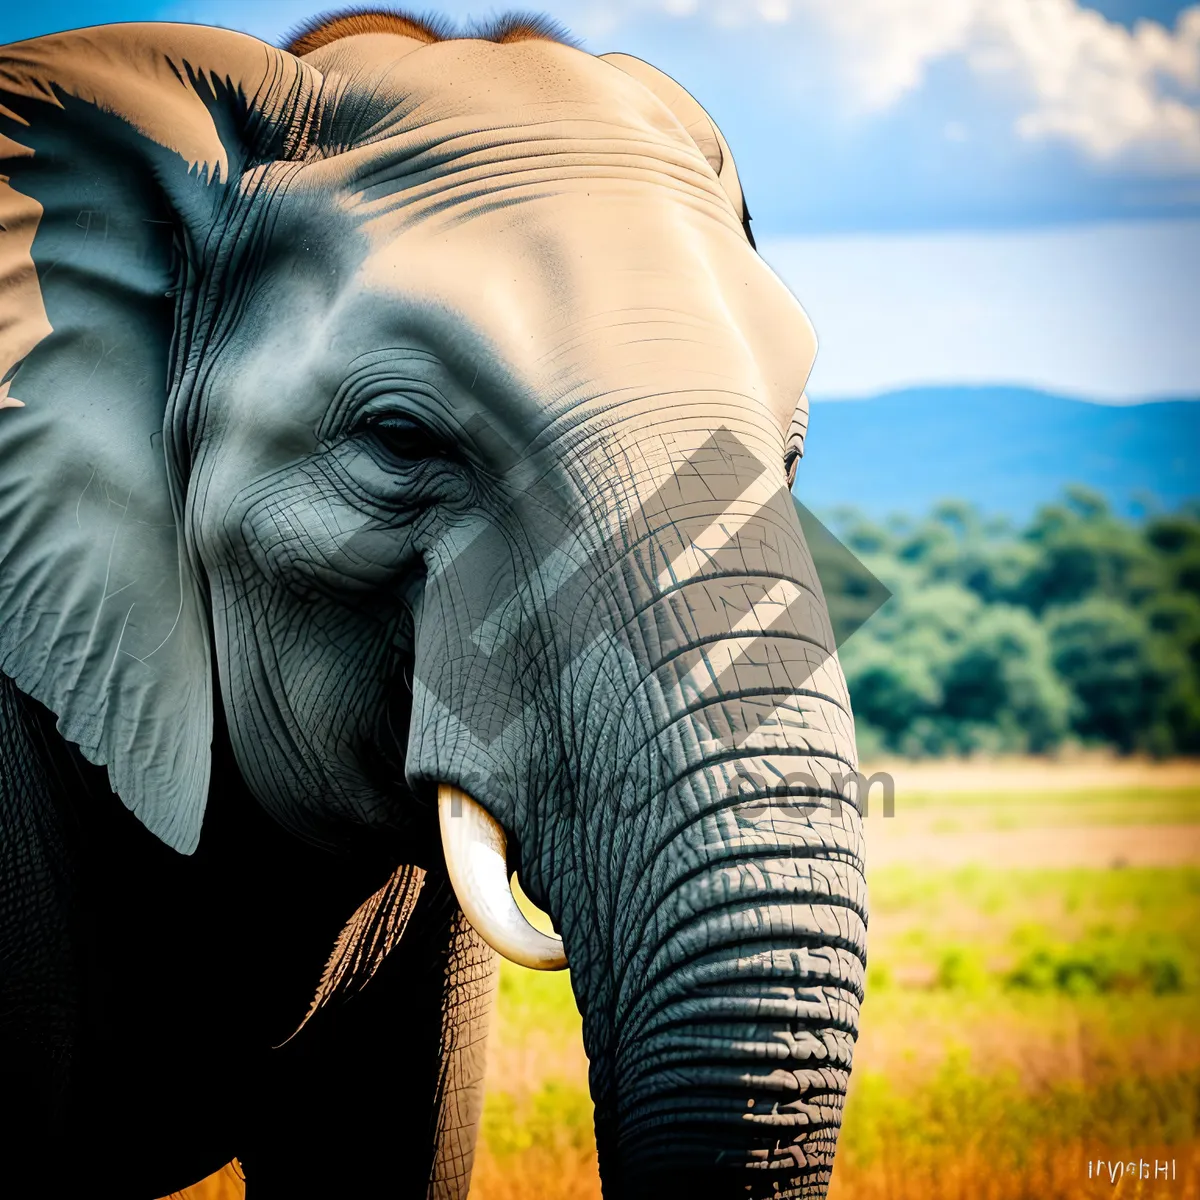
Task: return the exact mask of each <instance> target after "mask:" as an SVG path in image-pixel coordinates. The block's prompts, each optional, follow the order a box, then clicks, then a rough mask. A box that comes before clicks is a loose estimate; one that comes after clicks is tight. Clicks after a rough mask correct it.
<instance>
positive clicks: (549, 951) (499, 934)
mask: <svg viewBox="0 0 1200 1200" xmlns="http://www.w3.org/2000/svg"><path fill="white" fill-rule="evenodd" d="M438 821H439V823H440V825H441V829H442V850H443V852H444V854H445V856H446V870H447V871H448V872H449V873H450V882H451V884H452V885H453V887H454V894H455V896H457V897H458V903H459V907H460V908H461V909H462V910H463V912H464V913H465V914H466V917H467V920H468V921H470V922H471V924H472V925H473V926H474V927H475V932H476V933H478V934H479V936H480V937H481V938H483V940H484V941H485V942H487V944H488V945H489V946H491V948H492V949H493V950H495V951H496V952H497V953H498V954H502V955H504V957H505V958H507V959H509V960H510V961H511V962H515V963H519V964H520V965H521V966H523V967H532V968H533V969H534V970H535V971H561V970H562V969H563V967H565V966H566V965H567V955H566V952H565V951H564V950H563V944H562V938H560V937H553V936H550V935H548V934H545V933H541V932H539V931H538V930H536V929H534V927H533V926H532V925H530V923H529V922H528V921H527V920H526V919H525V916H524V914H523V913H522V912H521V910H520V909H519V908H518V907H517V902H516V900H515V899H514V898H513V894H512V887H511V886H510V885H509V882H508V861H507V840H506V839H505V836H504V830H503V829H502V828H501V827H500V823H499V822H498V821H497V820H496V819H495V818H494V817H492V816H491V815H490V814H489V813H488V812H487V811H486V810H485V809H484V808H483V807H482V806H481V805H480V804H478V803H476V801H474V800H472V799H471V797H470V796H468V795H467V793H466V792H463V791H460V790H459V789H458V788H456V787H451V786H450V785H449V784H447V783H442V784H439V785H438Z"/></svg>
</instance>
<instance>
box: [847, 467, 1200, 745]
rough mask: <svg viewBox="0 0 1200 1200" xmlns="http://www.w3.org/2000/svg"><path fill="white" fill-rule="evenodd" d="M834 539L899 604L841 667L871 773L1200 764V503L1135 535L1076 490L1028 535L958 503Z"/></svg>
mask: <svg viewBox="0 0 1200 1200" xmlns="http://www.w3.org/2000/svg"><path fill="white" fill-rule="evenodd" d="M831 527H832V528H833V529H834V531H835V532H836V533H837V535H838V537H839V538H840V539H841V540H842V542H843V543H844V544H845V545H846V546H847V547H848V548H849V549H850V550H852V551H853V552H854V554H855V555H856V556H857V557H858V558H859V559H860V560H861V561H862V563H863V564H864V565H865V566H866V567H867V568H868V569H869V570H870V571H871V572H872V573H873V574H874V575H875V576H876V577H877V578H878V579H879V580H881V581H882V582H883V583H884V584H885V585H886V586H887V587H888V588H889V590H890V591H891V592H892V593H893V595H892V598H891V599H890V600H888V601H887V603H886V604H885V605H884V606H883V607H882V608H881V609H880V610H879V611H878V612H877V613H875V615H874V616H873V617H871V619H870V620H869V621H868V622H867V623H866V624H865V625H864V626H863V627H862V628H861V629H859V630H858V631H857V632H856V633H854V634H853V636H851V637H850V638H849V640H848V641H847V642H846V643H845V645H844V646H843V647H842V649H841V660H842V665H843V667H844V669H845V672H846V677H847V681H848V683H849V685H850V696H851V701H852V703H853V706H854V713H855V718H856V724H857V729H858V739H859V750H860V753H861V754H862V755H863V756H864V757H870V756H871V755H877V754H880V753H898V754H903V755H911V756H924V755H943V754H966V753H970V752H972V751H984V752H995V753H1015V752H1030V753H1043V752H1047V751H1052V750H1054V749H1055V748H1057V747H1059V746H1061V745H1062V744H1063V743H1064V742H1066V741H1068V740H1073V741H1075V742H1082V743H1084V744H1091V745H1105V746H1111V747H1113V748H1115V749H1116V750H1118V751H1120V752H1122V753H1132V752H1144V753H1149V754H1153V755H1160V756H1161V755H1169V754H1185V753H1195V752H1197V751H1200V502H1193V503H1191V504H1189V505H1187V506H1185V507H1184V508H1181V509H1180V510H1178V511H1175V512H1171V513H1158V514H1151V515H1148V516H1146V517H1144V518H1143V519H1141V520H1130V519H1125V518H1122V517H1120V516H1118V515H1116V514H1115V513H1113V512H1112V511H1111V509H1110V508H1109V507H1108V505H1107V504H1106V503H1105V501H1104V500H1103V498H1101V497H1100V496H1098V495H1096V494H1095V493H1093V492H1090V491H1088V490H1086V489H1083V488H1078V487H1076V488H1070V489H1068V490H1067V492H1066V494H1065V496H1064V498H1063V499H1062V500H1061V501H1060V502H1058V503H1054V504H1050V505H1047V506H1045V507H1043V508H1041V509H1040V510H1039V511H1038V512H1037V513H1036V515H1035V516H1034V517H1033V519H1032V520H1031V521H1030V522H1029V523H1028V524H1027V525H1025V526H1024V527H1016V526H1014V525H1013V523H1012V522H1010V521H1008V520H1006V519H996V518H989V517H986V516H984V515H983V514H982V513H980V512H979V511H978V510H977V509H976V508H974V507H973V506H972V505H970V504H967V503H965V502H957V501H950V502H945V503H942V504H940V505H938V506H937V507H936V508H935V509H934V510H933V511H932V512H931V513H930V514H929V515H928V516H927V517H925V518H923V519H919V520H913V519H909V518H904V517H893V518H890V519H889V520H887V521H884V522H876V521H872V520H870V519H868V518H867V517H865V516H864V515H862V514H861V513H859V512H857V511H855V510H851V509H842V510H839V511H837V512H836V513H835V514H833V520H832V522H831ZM835 586H836V585H835Z"/></svg>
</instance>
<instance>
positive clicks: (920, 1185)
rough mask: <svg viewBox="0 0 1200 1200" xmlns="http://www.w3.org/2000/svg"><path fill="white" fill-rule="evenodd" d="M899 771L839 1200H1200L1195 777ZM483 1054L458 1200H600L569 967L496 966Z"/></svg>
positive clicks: (873, 859)
mask: <svg viewBox="0 0 1200 1200" xmlns="http://www.w3.org/2000/svg"><path fill="white" fill-rule="evenodd" d="M889 769H890V770H891V771H892V772H893V774H894V775H895V777H896V815H895V817H894V818H892V819H890V820H889V819H885V818H884V817H882V816H880V815H878V814H875V813H873V814H872V815H871V816H870V817H869V818H868V820H867V822H866V828H867V842H868V852H869V882H870V887H871V926H870V956H871V961H870V967H869V972H868V994H867V1000H866V1003H865V1005H864V1008H863V1017H862V1033H861V1036H860V1039H859V1042H858V1047H857V1052H856V1061H855V1069H854V1076H853V1079H852V1081H851V1092H850V1098H849V1102H848V1105H847V1110H846V1121H845V1126H844V1129H843V1132H842V1139H841V1149H840V1151H839V1154H838V1161H837V1166H836V1168H835V1171H834V1183H833V1189H832V1196H833V1198H834V1200H1075V1198H1083V1197H1091V1196H1098V1195H1108V1196H1114V1195H1115V1196H1119V1197H1125V1198H1128V1197H1150V1196H1163V1197H1171V1198H1172V1200H1200V765H1198V764H1182V763H1175V764H1166V765H1160V766H1154V765H1149V764H1136V763H1120V764H1108V763H1094V762H1093V763H1075V764H1062V765H1047V764H1044V763H1038V762H1024V763H1022V762H1017V763H999V764H995V763H993V764H984V765H978V766H966V767H964V766H962V765H960V764H954V765H951V764H943V765H937V764H934V765H924V766H914V765H910V764H892V765H891V766H890V767H889ZM489 1058H490V1063H489V1071H488V1079H489V1090H488V1096H487V1104H486V1108H485V1112H484V1119H483V1130H482V1136H481V1138H480V1146H479V1156H478V1159H477V1164H476V1169H475V1177H474V1182H473V1185H472V1189H471V1197H472V1200H568V1198H569V1200H593V1198H598V1197H599V1195H600V1186H599V1180H598V1176H597V1173H596V1160H595V1147H594V1142H593V1139H592V1112H591V1103H590V1100H589V1098H588V1090H587V1060H586V1058H585V1057H584V1054H583V1049H582V1045H581V1038H580V1021H579V1015H578V1013H577V1012H576V1009H575V1003H574V1000H573V998H572V995H571V991H570V981H569V979H568V978H567V976H566V975H565V974H558V975H542V974H537V973H534V972H530V971H524V970H521V969H519V968H515V967H511V966H509V965H508V964H505V965H504V967H503V970H502V975H501V984H500V1000H499V1007H498V1012H497V1015H496V1021H495V1024H494V1027H493V1034H492V1038H491V1042H490V1046H489ZM1089 1162H1090V1163H1091V1164H1092V1174H1091V1178H1089ZM1098 1162H1099V1163H1102V1164H1103V1166H1101V1167H1097V1163H1098ZM1118 1163H1120V1164H1121V1168H1120V1173H1118V1167H1117V1164H1118ZM1130 1163H1132V1164H1134V1170H1133V1175H1132V1176H1127V1175H1126V1174H1125V1172H1126V1169H1127V1168H1128V1165H1129V1164H1130ZM1141 1163H1145V1164H1146V1165H1145V1166H1144V1167H1143V1168H1141V1170H1142V1172H1143V1173H1144V1174H1146V1175H1148V1176H1149V1178H1146V1179H1138V1178H1137V1177H1136V1176H1137V1174H1138V1170H1139V1167H1138V1164H1141ZM1162 1163H1170V1164H1173V1168H1172V1169H1173V1178H1171V1179H1170V1180H1168V1181H1165V1182H1164V1181H1163V1180H1162V1179H1161V1178H1160V1179H1159V1180H1157V1181H1156V1180H1155V1179H1154V1177H1153V1173H1154V1168H1155V1165H1156V1164H1162ZM1110 1175H1111V1176H1112V1177H1111V1178H1110ZM227 1182H228V1184H229V1188H230V1190H229V1191H228V1192H227V1193H225V1195H221V1193H218V1192H216V1191H213V1192H210V1193H208V1194H207V1195H206V1196H205V1200H225V1196H228V1197H230V1198H232V1197H233V1196H234V1195H236V1194H238V1192H237V1185H236V1182H235V1181H233V1180H232V1179H230V1180H228V1181H227ZM193 1192H194V1193H195V1192H196V1189H193ZM189 1200H196V1197H189Z"/></svg>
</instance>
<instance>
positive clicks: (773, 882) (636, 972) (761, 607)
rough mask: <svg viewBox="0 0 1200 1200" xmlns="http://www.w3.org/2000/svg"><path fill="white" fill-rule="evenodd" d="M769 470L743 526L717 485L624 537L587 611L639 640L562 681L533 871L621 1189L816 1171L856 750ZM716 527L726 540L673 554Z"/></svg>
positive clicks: (848, 938)
mask: <svg viewBox="0 0 1200 1200" xmlns="http://www.w3.org/2000/svg"><path fill="white" fill-rule="evenodd" d="M702 474H703V475H704V477H705V479H706V487H707V486H708V485H709V484H710V483H711V480H712V478H713V476H714V472H712V471H707V472H704V473H702ZM742 486H743V485H742V484H741V483H737V484H735V485H734V486H733V488H732V489H731V490H735V491H736V490H738V489H741V488H742ZM771 486H772V487H773V488H774V489H775V490H774V493H773V494H771V495H770V498H769V499H768V500H766V501H764V502H762V503H761V506H760V502H759V501H755V502H754V504H753V505H752V507H751V510H750V511H751V516H750V518H749V519H747V520H745V521H743V522H742V523H741V526H740V528H739V527H738V522H737V518H736V508H737V506H736V505H734V506H733V507H732V508H731V507H730V506H729V505H728V504H727V503H726V498H723V497H720V496H718V497H717V503H716V504H714V503H713V501H712V498H711V497H710V498H708V500H707V502H706V503H705V504H703V505H695V504H693V505H690V506H689V505H688V504H687V503H686V500H687V497H686V496H685V497H683V503H682V504H680V503H676V504H674V505H673V506H672V509H671V519H670V520H669V521H667V522H663V523H660V524H659V525H658V526H657V527H656V528H653V529H651V530H650V532H649V536H648V537H646V538H645V539H643V540H642V541H641V544H640V547H637V548H635V549H634V551H633V552H632V553H631V554H630V555H629V556H628V557H627V559H626V562H625V563H624V564H623V567H622V569H621V570H620V572H619V574H620V576H621V578H622V579H623V581H624V586H623V587H619V588H614V589H612V591H611V595H612V596H615V597H619V598H618V599H615V600H613V601H612V603H613V604H614V605H615V607H616V608H617V609H618V610H619V612H616V613H610V614H608V618H607V622H605V621H601V620H599V619H597V620H594V621H593V624H594V625H597V626H599V625H601V624H606V623H607V627H608V628H614V629H624V630H626V631H627V634H628V636H627V637H626V638H625V639H624V641H622V640H621V639H613V641H612V643H611V645H610V648H609V650H608V651H607V653H605V654H593V656H592V658H591V660H590V662H591V666H590V667H589V668H585V669H581V670H580V671H579V673H578V674H577V676H576V677H575V679H574V680H573V685H574V686H573V689H572V696H571V698H570V701H569V702H571V701H573V703H574V705H575V707H574V708H573V709H572V710H571V716H572V726H571V727H572V728H574V729H576V730H580V731H582V733H581V735H580V744H579V745H578V747H577V753H578V761H579V762H580V763H581V764H583V772H582V778H581V782H580V788H579V801H578V811H577V812H576V814H575V825H574V829H573V831H572V834H571V836H569V837H568V836H567V835H566V834H564V833H559V834H557V835H556V837H555V839H554V840H555V841H556V842H557V843H558V845H559V846H560V847H561V846H563V845H570V846H571V851H570V853H571V854H572V856H573V861H572V862H570V863H567V862H564V861H563V854H562V851H561V850H559V851H557V852H555V851H553V850H552V851H551V852H550V853H549V854H543V856H542V859H541V860H542V862H549V863H552V864H553V866H552V868H551V871H550V872H549V875H550V878H548V879H540V878H539V877H538V866H537V864H536V863H530V864H529V866H528V870H529V872H530V874H531V876H532V877H533V879H534V883H535V886H538V887H543V886H544V887H545V890H546V893H547V894H548V896H549V898H550V902H551V908H552V911H554V912H556V913H561V914H562V926H563V931H564V936H565V938H566V941H567V948H568V953H569V954H570V955H571V963H572V977H573V982H574V986H575V988H576V994H577V996H578V998H579V1001H580V1007H581V1010H582V1012H583V1014H584V1034H585V1042H586V1048H587V1051H588V1055H589V1058H590V1060H591V1063H592V1071H591V1084H592V1092H593V1097H594V1100H595V1103H596V1127H597V1138H598V1145H599V1152H600V1162H601V1173H602V1177H603V1180H604V1187H605V1195H606V1196H609V1197H621V1198H622V1200H627V1198H630V1197H634V1198H636V1197H641V1196H647V1197H649V1196H655V1197H658V1196H663V1195H678V1196H703V1197H709V1196H712V1197H721V1196H730V1197H734V1196H737V1197H757V1196H763V1197H778V1196H784V1197H809V1196H824V1195H825V1194H826V1189H827V1187H828V1183H829V1179H830V1172H831V1169H832V1163H833V1156H834V1149H835V1146H836V1140H837V1133H838V1128H839V1125H840V1119H841V1112H842V1105H843V1102H844V1098H845V1094H846V1086H847V1082H848V1078H849V1072H850V1066H851V1057H852V1050H853V1045H854V1041H855V1037H856V1035H857V1030H858V1014H859V1006H860V1003H861V1001H862V997H863V981H864V970H865V962H866V922H867V907H866V887H865V881H864V876H863V855H862V850H863V847H862V830H861V822H860V817H859V813H858V811H857V809H856V808H855V807H854V806H853V805H852V804H851V803H849V802H844V801H843V796H844V793H845V792H846V789H845V788H844V785H843V783H842V779H843V777H845V776H846V775H848V774H850V772H852V771H853V769H854V767H855V765H856V758H855V751H854V737H853V726H852V720H851V715H850V708H849V701H848V697H847V694H846V688H845V682H844V678H843V676H842V672H841V668H840V666H839V664H838V662H837V659H836V656H835V655H834V653H833V649H834V645H833V636H832V632H831V629H830V627H829V622H828V617H827V615H826V611H825V604H824V599H823V597H822V595H821V592H820V586H819V583H818V582H817V580H816V576H815V573H814V571H813V568H812V562H811V558H810V557H809V554H808V551H807V548H806V547H805V545H804V542H803V535H802V534H801V532H800V529H799V525H798V522H797V520H796V517H795V512H794V509H793V508H792V506H791V502H790V498H789V497H788V495H787V492H786V489H785V488H783V487H782V486H781V485H779V484H772V485H771ZM742 494H744V491H743V492H742ZM731 512H734V513H735V519H734V520H733V521H732V522H731V520H730V513H731ZM722 522H723V526H721V527H720V529H719V532H718V535H717V537H716V543H717V544H718V549H717V550H716V551H711V550H710V551H709V552H708V554H707V555H701V556H700V557H699V558H698V559H697V561H696V562H695V563H694V564H693V567H692V568H691V569H690V572H689V573H688V574H686V575H680V572H679V571H678V570H675V571H673V572H672V571H664V569H663V567H662V564H663V563H670V562H674V563H675V564H678V563H679V561H680V559H679V555H680V554H681V553H685V554H686V553H687V551H686V547H687V546H688V543H689V541H691V540H693V539H695V538H696V537H697V530H698V529H705V528H708V529H712V528H714V527H715V526H714V523H717V525H721V523H722ZM650 524H651V525H652V526H653V525H654V522H653V521H652V522H651V523H650ZM731 531H732V533H731ZM727 535H728V536H727ZM705 536H707V535H701V540H702V541H703V540H704V537H705ZM721 542H724V543H725V545H724V546H723V547H721V546H720V545H719V544H720V543H721ZM668 577H670V578H668ZM781 580H782V581H785V582H784V583H783V584H781V583H780V581H781ZM787 581H790V582H787ZM664 584H665V586H664ZM781 587H782V591H781V590H780V588H781ZM651 588H653V589H654V590H653V591H651ZM781 597H782V598H781ZM735 635H736V636H735Z"/></svg>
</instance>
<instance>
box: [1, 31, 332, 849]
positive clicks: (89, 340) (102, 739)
mask: <svg viewBox="0 0 1200 1200" xmlns="http://www.w3.org/2000/svg"><path fill="white" fill-rule="evenodd" d="M306 72H307V73H308V74H309V75H315V73H314V72H312V71H311V69H310V68H307V67H304V66H303V64H301V63H299V62H298V60H296V59H295V58H293V57H292V56H290V55H287V54H285V53H283V52H282V51H279V50H276V49H274V48H272V47H270V46H267V45H265V44H264V43H261V42H258V41H256V40H255V39H253V38H249V37H246V36H244V35H241V34H234V33H230V32H227V31H224V30H214V29H203V28H200V27H195V26H185V25H167V24H154V25H150V24H145V25H138V24H129V25H119V26H109V27H98V28H95V29H87V30H80V31H77V32H75V33H69V34H61V35H55V36H50V37H44V38H37V39H34V40H31V41H27V42H20V43H16V44H13V45H10V46H7V47H2V48H0V159H2V160H3V161H0V381H2V382H0V672H3V673H4V674H5V675H7V676H8V677H10V678H11V679H12V680H14V682H15V683H16V684H17V686H18V687H20V688H21V689H22V691H24V692H26V693H27V694H28V695H30V696H32V697H34V699H36V700H38V701H40V702H41V703H42V704H44V705H45V706H46V707H47V708H49V709H51V710H52V711H53V712H54V713H55V714H56V715H57V717H58V728H59V730H60V731H61V732H62V734H63V735H64V736H65V737H66V738H68V739H69V740H70V741H72V742H74V743H76V744H77V745H78V746H79V748H80V750H81V751H82V752H83V754H84V756H85V757H86V758H88V759H89V760H90V761H91V762H93V763H97V764H99V765H103V766H106V767H107V768H108V774H109V781H110V783H111V786H112V787H113V789H114V790H115V791H116V792H117V793H118V794H119V795H120V796H121V798H122V800H123V801H124V803H125V804H126V805H127V806H128V807H129V808H130V809H132V811H133V812H134V813H136V814H137V816H138V817H139V818H140V819H141V820H142V822H143V823H144V824H145V825H146V826H147V827H148V828H149V829H150V830H152V831H153V832H154V833H155V834H157V835H158V837H160V838H161V839H162V840H163V841H164V842H166V843H167V844H168V845H170V846H173V847H175V848H176V849H178V850H181V851H183V852H185V853H190V852H191V851H192V850H194V849H195V847H196V845H197V843H198V841H199V837H200V827H201V822H202V818H203V813H204V804H205V800H206V797H207V793H208V781H209V771H210V761H209V759H210V752H211V751H210V748H211V742H212V723H213V717H212V681H211V668H210V662H211V653H210V639H209V632H208V629H209V623H208V616H207V611H206V607H205V602H204V599H203V594H202V591H201V588H200V585H199V581H198V577H197V574H196V572H195V571H194V569H193V567H192V564H191V562H190V559H189V554H188V551H187V546H186V542H185V538H184V536H183V534H182V532H181V525H180V513H181V509H182V488H183V486H184V474H185V469H186V468H185V463H184V460H183V456H180V455H177V454H176V450H177V446H176V439H175V437H174V436H173V434H172V413H171V412H170V411H169V409H170V404H169V397H170V396H171V395H172V394H173V389H172V377H173V376H174V377H175V380H176V382H177V381H178V379H179V377H180V376H181V374H183V373H184V365H183V364H185V363H186V346H181V345H178V344H177V339H176V336H175V333H176V327H177V316H176V314H177V310H178V309H179V308H180V307H181V306H182V305H184V304H185V302H186V295H187V288H186V287H184V289H183V294H182V295H179V296H177V295H176V293H177V291H178V290H179V289H180V287H181V283H186V281H187V279H189V278H194V277H195V276H196V275H198V274H203V272H202V271H201V270H197V269H196V267H195V262H196V256H197V254H198V253H201V252H200V251H197V250H196V248H197V247H203V246H204V245H205V244H206V243H207V242H211V241H213V240H214V239H213V238H212V237H211V236H210V235H211V233H212V231H213V229H214V227H215V217H216V214H217V212H218V211H219V209H220V206H221V204H222V203H223V202H224V201H227V200H228V194H229V193H232V192H234V191H236V185H237V183H238V182H239V179H240V172H241V171H243V170H245V169H246V167H247V165H248V164H251V163H252V162H253V160H255V159H256V158H257V159H259V160H261V157H262V154H263V152H264V151H266V152H267V153H268V154H270V152H271V151H272V148H273V146H274V147H275V148H277V147H278V145H280V144H283V143H285V142H286V141H287V136H286V133H285V132H284V130H283V123H282V119H281V117H280V116H279V112H280V111H283V110H289V111H290V110H291V107H292V106H290V105H287V104H285V103H284V102H283V97H285V96H287V95H288V94H289V89H290V95H291V99H292V101H293V104H294V106H295V107H296V108H298V109H300V110H302V111H303V110H304V109H305V107H306V106H305V105H304V104H303V103H301V102H299V101H301V100H302V99H303V96H302V92H303V86H302V85H303V84H304V76H305V73H306ZM277 110H278V111H277ZM175 415H176V417H178V414H175Z"/></svg>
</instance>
